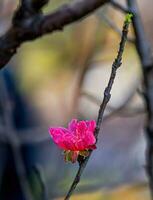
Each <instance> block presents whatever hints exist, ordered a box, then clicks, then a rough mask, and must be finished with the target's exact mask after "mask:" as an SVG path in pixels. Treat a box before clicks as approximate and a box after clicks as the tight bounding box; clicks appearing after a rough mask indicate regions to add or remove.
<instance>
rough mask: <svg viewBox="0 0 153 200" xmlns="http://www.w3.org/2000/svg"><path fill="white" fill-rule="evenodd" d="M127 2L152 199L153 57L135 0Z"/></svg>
mask: <svg viewBox="0 0 153 200" xmlns="http://www.w3.org/2000/svg"><path fill="white" fill-rule="evenodd" d="M127 4H128V7H129V9H130V10H132V11H133V14H134V17H133V29H134V32H135V37H136V49H137V52H138V55H139V58H140V61H141V66H142V70H143V75H144V86H145V92H144V93H145V94H144V98H145V102H146V110H147V115H148V116H147V121H146V127H145V128H146V138H147V149H146V172H147V175H148V180H149V185H150V192H151V197H152V199H153V58H152V55H151V50H150V45H149V43H148V41H147V39H146V35H145V31H144V28H143V24H142V21H141V17H140V14H139V9H138V6H137V3H136V1H135V0H127Z"/></svg>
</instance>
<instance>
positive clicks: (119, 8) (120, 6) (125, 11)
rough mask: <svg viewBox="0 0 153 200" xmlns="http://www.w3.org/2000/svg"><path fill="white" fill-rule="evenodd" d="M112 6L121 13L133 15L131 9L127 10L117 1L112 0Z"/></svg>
mask: <svg viewBox="0 0 153 200" xmlns="http://www.w3.org/2000/svg"><path fill="white" fill-rule="evenodd" d="M110 4H111V5H112V6H113V7H114V8H116V9H118V10H120V11H121V12H123V13H125V14H126V13H129V12H130V13H132V11H131V10H130V9H129V8H125V7H124V6H122V5H121V4H120V3H118V2H116V1H114V0H111V1H110Z"/></svg>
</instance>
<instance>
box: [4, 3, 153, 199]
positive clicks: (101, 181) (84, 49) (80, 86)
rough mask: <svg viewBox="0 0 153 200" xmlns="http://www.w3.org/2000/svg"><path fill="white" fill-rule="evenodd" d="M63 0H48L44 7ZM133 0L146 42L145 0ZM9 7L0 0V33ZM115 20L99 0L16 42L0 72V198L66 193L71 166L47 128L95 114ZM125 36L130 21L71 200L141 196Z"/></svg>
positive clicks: (138, 79) (139, 121)
mask: <svg viewBox="0 0 153 200" xmlns="http://www.w3.org/2000/svg"><path fill="white" fill-rule="evenodd" d="M65 2H69V1H64V0H52V1H51V2H50V3H49V5H48V6H46V8H45V9H44V12H46V13H47V12H51V10H53V9H55V8H57V7H58V6H59V5H62V4H63V3H65ZM119 2H120V3H122V4H123V5H125V2H124V1H121V0H120V1H119ZM138 4H139V8H140V13H141V17H142V20H143V23H144V28H145V32H146V35H147V37H148V40H149V42H150V43H151V44H153V38H152V34H153V28H152V24H153V14H152V10H151V9H152V6H153V2H152V1H151V0H148V1H145V2H144V1H140V0H138ZM17 5H18V1H16V0H1V1H0V35H2V34H4V33H5V32H6V30H7V29H8V28H9V26H10V24H11V17H12V15H13V12H14V10H15V9H16V7H17ZM142 10H143V12H142ZM123 20H124V15H123V14H122V13H120V12H119V11H117V10H115V9H114V8H113V7H112V6H110V5H106V6H104V7H103V8H101V9H99V10H98V11H97V12H95V13H94V14H93V15H91V16H89V17H88V18H86V19H84V20H83V21H80V22H79V23H75V24H73V25H70V26H68V27H66V28H65V29H64V31H62V32H56V33H54V34H51V35H48V36H45V37H42V38H40V39H38V40H36V41H32V42H27V43H25V44H23V45H22V47H21V48H20V49H19V50H18V52H17V54H16V55H15V56H14V57H13V59H12V60H11V62H9V64H8V65H7V66H6V67H5V69H3V70H1V71H0V160H1V162H0V199H2V200H5V199H6V200H7V199H8V200H10V199H12V200H22V199H25V200H27V199H30V197H29V196H28V195H29V194H31V193H32V195H33V199H36V200H39V199H40V200H45V199H47V200H48V199H62V197H63V196H64V195H65V194H66V192H67V191H68V189H69V187H70V184H71V183H72V180H73V178H74V176H75V173H76V170H77V168H78V165H77V164H70V163H65V162H64V160H63V155H62V152H61V151H60V150H59V149H58V147H57V146H56V145H54V144H53V142H52V140H51V139H50V137H49V133H48V128H49V127H50V126H56V125H58V126H67V123H68V122H69V121H70V120H71V119H72V118H78V119H80V120H81V119H95V120H96V117H97V114H98V109H99V106H100V103H101V101H102V98H103V92H104V88H105V87H106V84H107V82H108V78H109V75H110V70H111V64H112V62H113V60H114V58H115V56H116V54H117V49H118V44H119V41H120V33H121V28H122V24H123ZM114 29H115V31H114ZM133 41H134V35H133V30H132V27H131V30H130V34H129V39H128V43H127V45H126V48H125V52H124V57H123V64H122V66H121V68H120V69H119V71H118V73H117V77H116V80H115V83H114V85H113V90H112V98H111V100H110V102H109V104H108V106H107V109H106V112H105V118H104V121H103V124H102V129H101V132H100V134H99V140H98V144H97V147H98V148H97V149H96V150H95V151H94V153H93V154H92V157H91V159H90V161H89V163H88V165H87V167H86V169H85V171H84V173H83V176H82V179H81V182H80V183H79V186H78V188H77V190H76V192H75V195H74V196H73V197H72V199H74V200H75V199H77V200H85V199H92V200H103V199H104V200H111V199H113V200H115V199H117V200H119V199H122V198H123V197H124V199H125V200H126V199H128V200H137V199H139V200H141V199H142V200H144V199H146V200H147V199H149V190H148V184H147V177H146V174H145V146H146V145H145V135H144V131H143V129H144V125H145V117H146V113H145V106H144V101H143V97H142V90H143V85H142V72H141V66H140V62H139V58H138V56H137V53H136V50H135V46H134V44H133ZM4 135H6V136H5V137H4ZM25 174H26V176H25ZM27 185H28V186H30V188H29V187H26V186H27Z"/></svg>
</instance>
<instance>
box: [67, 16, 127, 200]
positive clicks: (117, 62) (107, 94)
mask: <svg viewBox="0 0 153 200" xmlns="http://www.w3.org/2000/svg"><path fill="white" fill-rule="evenodd" d="M130 21H131V15H130V14H129V15H128V16H127V17H126V20H125V22H124V26H123V30H122V38H121V42H120V45H119V50H118V55H117V57H116V59H115V61H114V62H113V65H112V71H111V75H110V79H109V82H108V85H107V87H106V89H105V91H104V98H103V101H102V104H101V105H100V109H99V114H98V117H97V123H96V129H95V133H94V134H95V137H96V141H97V140H98V134H99V131H100V126H101V123H102V120H103V116H104V111H105V108H106V106H107V103H108V102H109V100H110V98H111V89H112V86H113V83H114V80H115V77H116V72H117V69H118V68H119V67H120V66H121V64H122V63H121V61H122V55H123V51H124V47H125V43H126V40H127V34H128V27H129V24H130ZM91 154H92V150H90V152H89V156H87V157H86V158H83V157H81V156H80V157H79V158H78V162H79V169H78V172H77V174H76V176H75V178H74V181H73V183H72V185H71V187H70V189H69V191H68V193H67V195H66V197H65V200H69V199H70V197H71V195H72V193H73V192H74V190H75V188H76V186H77V184H78V183H79V181H80V178H81V175H82V173H83V171H84V169H85V167H86V165H87V163H88V160H89V158H90V156H91Z"/></svg>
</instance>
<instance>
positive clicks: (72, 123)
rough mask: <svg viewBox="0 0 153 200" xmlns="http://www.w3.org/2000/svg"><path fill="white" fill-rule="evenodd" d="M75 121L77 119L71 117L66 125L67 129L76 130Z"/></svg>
mask: <svg viewBox="0 0 153 200" xmlns="http://www.w3.org/2000/svg"><path fill="white" fill-rule="evenodd" d="M77 122H78V120H77V119H72V120H71V121H70V123H69V125H68V130H69V131H71V132H74V131H75V130H76V126H77Z"/></svg>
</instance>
